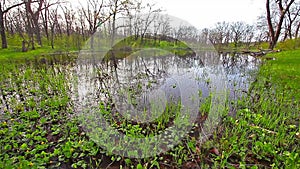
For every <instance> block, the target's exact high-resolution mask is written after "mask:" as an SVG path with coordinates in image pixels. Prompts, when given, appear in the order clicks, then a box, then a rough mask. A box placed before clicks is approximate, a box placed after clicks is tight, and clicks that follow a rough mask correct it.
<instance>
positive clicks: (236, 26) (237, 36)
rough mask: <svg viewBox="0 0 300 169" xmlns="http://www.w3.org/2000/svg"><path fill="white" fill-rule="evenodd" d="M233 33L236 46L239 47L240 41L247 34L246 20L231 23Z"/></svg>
mask: <svg viewBox="0 0 300 169" xmlns="http://www.w3.org/2000/svg"><path fill="white" fill-rule="evenodd" d="M230 27H231V35H232V41H233V44H234V47H235V48H236V47H238V43H239V42H241V41H242V39H243V36H244V35H245V29H246V28H245V27H246V24H245V23H244V22H234V23H232V24H231V25H230Z"/></svg>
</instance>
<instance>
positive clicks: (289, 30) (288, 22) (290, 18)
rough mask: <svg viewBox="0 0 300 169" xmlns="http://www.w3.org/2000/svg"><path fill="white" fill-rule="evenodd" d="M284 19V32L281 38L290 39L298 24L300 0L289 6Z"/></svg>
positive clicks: (299, 22) (299, 21) (295, 32)
mask: <svg viewBox="0 0 300 169" xmlns="http://www.w3.org/2000/svg"><path fill="white" fill-rule="evenodd" d="M284 21H285V22H284V26H285V33H284V38H283V40H285V39H287V38H289V39H292V38H293V37H295V36H296V34H297V27H298V26H299V25H300V1H299V2H295V3H294V4H293V5H292V6H291V7H290V10H288V11H287V16H286V19H285V20H284ZM298 29H299V28H298Z"/></svg>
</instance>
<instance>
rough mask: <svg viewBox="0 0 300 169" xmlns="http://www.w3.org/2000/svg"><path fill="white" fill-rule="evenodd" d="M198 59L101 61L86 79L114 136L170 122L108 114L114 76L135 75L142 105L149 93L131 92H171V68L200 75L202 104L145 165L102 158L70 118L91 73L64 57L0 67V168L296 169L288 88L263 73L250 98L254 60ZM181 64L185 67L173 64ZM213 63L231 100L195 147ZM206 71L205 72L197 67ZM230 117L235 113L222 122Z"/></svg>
mask: <svg viewBox="0 0 300 169" xmlns="http://www.w3.org/2000/svg"><path fill="white" fill-rule="evenodd" d="M205 56H207V57H203V56H202V57H201V59H199V58H187V61H186V62H182V60H177V62H176V58H174V57H173V56H170V58H168V59H166V58H156V59H148V60H142V61H141V60H120V61H119V62H118V69H115V67H114V66H111V65H112V64H107V65H106V67H105V65H101V66H104V67H101V70H102V71H101V72H99V71H98V73H100V74H98V75H99V76H92V77H98V78H97V80H96V81H95V79H92V80H94V81H93V82H94V84H95V85H98V86H97V87H98V88H97V90H96V91H99V92H100V93H98V94H97V95H95V96H99V97H98V99H99V100H98V101H99V103H102V104H101V105H106V107H103V108H105V111H102V112H106V114H105V113H104V114H102V115H107V116H105V117H107V118H108V119H110V122H111V124H112V126H113V127H115V128H116V129H118V130H119V131H122V132H123V133H126V134H131V135H135V136H137V135H139V134H142V135H147V134H148V135H149V134H155V133H158V132H159V131H161V130H164V129H165V128H167V127H169V126H170V125H172V123H171V122H170V121H172V120H173V119H174V118H175V117H176V113H175V114H172V113H168V112H166V115H165V116H162V117H160V118H158V119H156V121H154V122H152V123H150V125H147V126H146V125H143V124H139V123H137V122H132V121H131V122H130V121H129V122H128V121H126V120H124V119H122V118H123V117H120V116H117V115H115V114H114V115H113V116H111V112H113V108H110V109H109V108H108V107H107V103H111V102H110V100H107V99H108V98H110V97H108V96H107V95H109V94H110V93H113V92H116V91H117V90H116V89H119V88H120V86H117V87H116V84H115V83H111V82H115V81H116V79H118V80H119V83H118V85H120V84H122V86H121V87H122V88H126V89H127V88H128V89H130V84H129V82H127V81H126V80H128V75H130V77H135V79H132V80H131V82H132V83H131V86H133V87H132V89H131V91H132V92H131V93H133V94H132V95H134V96H136V97H135V98H145V99H146V100H147V99H149V97H147V95H145V94H143V93H144V92H138V91H137V90H139V89H145V90H146V89H148V90H150V89H152V88H153V89H155V88H156V89H157V88H159V87H161V86H164V85H165V86H170V85H169V84H168V83H166V82H167V81H168V80H166V79H168V77H170V76H169V75H170V74H172V73H170V72H176V71H177V70H178V69H174V66H172V65H174V64H175V65H178V67H177V68H181V70H184V71H187V72H188V71H189V69H191V68H192V69H193V70H195V68H196V70H201V73H200V74H201V75H203V76H201V77H203V78H202V79H198V80H199V86H198V87H199V88H200V89H201V91H203V92H201V97H203V102H202V104H201V106H200V107H199V115H198V116H197V117H198V119H197V120H196V123H195V125H194V127H193V130H192V131H191V132H189V133H187V134H186V135H185V137H184V138H183V139H182V140H181V142H180V144H178V145H177V146H175V147H174V148H172V149H171V150H169V151H167V152H166V153H163V154H159V155H157V156H154V157H148V158H144V159H137V158H135V159H132V158H125V157H123V156H118V155H113V154H110V153H107V152H106V151H105V150H104V149H102V148H101V146H99V145H98V144H96V142H95V140H93V139H91V138H90V135H89V134H88V130H86V129H87V128H86V125H84V124H82V121H80V120H79V119H78V118H77V117H78V112H81V110H80V109H79V108H80V106H78V103H79V102H78V101H79V100H80V98H82V96H85V95H84V94H82V91H89V90H90V91H93V90H94V89H93V88H89V89H87V88H85V87H86V82H87V81H88V82H89V84H91V83H90V80H91V79H89V77H90V74H88V76H79V75H78V74H77V73H78V72H86V71H78V70H80V69H84V70H89V68H90V66H89V65H88V64H86V65H78V62H76V61H74V60H73V59H67V58H68V57H66V56H56V57H54V58H53V56H52V58H51V59H49V58H48V57H45V58H37V59H35V60H30V61H27V62H25V63H24V62H21V63H15V62H5V63H1V64H2V66H1V68H0V72H1V79H0V81H1V83H0V85H1V88H0V99H1V108H0V115H1V116H0V144H1V149H0V168H120V166H123V168H124V167H125V168H199V167H209V166H211V167H212V166H215V167H217V168H219V167H229V168H230V167H242V166H248V167H254V168H255V166H257V167H259V168H261V167H271V166H272V165H274V166H283V165H286V166H291V167H296V166H297V164H299V152H297V151H299V150H298V149H299V143H298V141H299V124H298V123H299V121H298V120H297V119H298V118H299V102H298V100H297V99H295V98H294V99H292V100H291V98H290V97H289V96H290V95H288V96H286V95H285V91H286V89H280V88H276V89H275V88H272V86H273V84H272V83H271V81H270V80H269V79H268V77H269V73H270V72H268V71H266V73H265V72H264V71H262V72H261V74H262V75H260V76H262V78H259V79H258V80H256V81H255V83H254V85H253V86H252V87H251V88H250V89H251V93H250V92H248V88H249V84H250V82H251V78H250V77H253V76H251V75H253V73H254V72H255V70H257V67H258V65H259V63H260V62H259V61H258V60H256V59H254V58H251V57H248V56H243V57H238V56H230V55H224V56H220V57H214V58H213V59H212V58H211V57H210V55H205ZM128 62H131V64H128ZM182 63H189V64H192V65H188V66H187V65H185V64H183V65H180V64H182ZM145 65H146V66H147V67H145ZM99 66H100V65H98V66H97V67H96V68H99ZM216 66H222V67H223V68H224V69H223V70H224V71H225V75H226V81H227V82H228V83H227V86H228V88H229V89H230V92H229V95H228V96H229V98H230V99H229V100H228V102H226V103H228V108H226V109H224V112H223V113H224V114H222V117H224V118H222V119H223V120H222V121H223V122H222V124H221V125H219V126H218V127H217V129H216V131H215V132H214V133H211V134H210V135H208V136H207V138H206V142H205V143H203V142H201V141H199V140H198V139H197V138H198V137H197V136H198V135H199V132H200V131H201V130H199V129H201V125H202V124H203V122H205V120H206V119H207V116H208V114H207V113H208V112H209V109H210V107H211V105H210V100H209V98H210V97H209V95H210V93H209V88H210V86H213V85H214V84H213V83H212V82H213V81H212V80H211V77H212V74H213V71H212V70H214V68H215V67H216ZM185 67H186V68H188V69H184V68H185ZM205 67H207V68H208V69H207V70H208V71H202V70H203V69H204V68H205ZM104 68H106V69H104ZM209 68H210V69H209ZM98 70H100V69H98ZM104 70H106V71H104ZM116 70H117V71H116ZM209 70H210V71H209ZM122 71H123V72H122ZM203 72H206V73H207V74H206V75H205V73H203ZM85 75H86V74H85ZM133 75H134V76H133ZM78 78H79V79H80V78H83V79H81V81H79V82H81V83H78V81H77V82H76V79H77V80H78ZM105 78H106V79H105ZM149 78H152V79H150V80H151V81H150V82H151V83H150V84H148V83H143V81H142V80H141V79H147V80H149ZM74 79H75V82H74ZM109 79H113V80H109ZM249 79H250V81H249ZM164 80H165V81H164ZM252 80H254V79H252ZM138 82H142V83H138ZM147 82H149V81H147ZM74 84H75V85H74ZM139 84H140V87H139ZM166 84H167V85H166ZM170 84H173V83H170ZM147 85H148V88H147ZM266 85H267V86H266ZM80 86H81V87H80ZM99 86H102V87H101V88H99ZM124 86H125V87H124ZM173 87H174V88H175V87H176V86H172V88H173ZM181 90H182V89H181ZM80 91H81V93H80ZM146 91H147V90H146ZM150 91H151V90H150ZM83 93H85V94H86V92H83ZM141 93H142V94H141ZM175 93H176V92H175ZM247 94H248V95H247ZM290 94H292V93H290ZM175 95H176V94H175ZM138 96H140V97H138ZM242 96H243V97H244V99H243V97H242ZM270 98H273V99H270ZM134 100H138V99H134ZM134 100H133V102H131V103H132V105H134ZM142 100H143V99H142ZM138 103H141V101H140V100H139V102H138ZM136 106H137V107H138V106H139V105H136ZM100 107H101V106H100ZM142 108H145V105H143V106H142ZM171 108H173V109H171ZM103 110H104V109H103ZM170 110H176V106H175V107H170ZM170 112H174V111H170ZM175 112H176V111H175ZM281 112H284V113H281ZM228 113H229V114H230V115H236V116H234V117H232V116H227V114H228ZM120 119H121V120H120ZM270 122H272V123H270ZM297 133H298V135H297Z"/></svg>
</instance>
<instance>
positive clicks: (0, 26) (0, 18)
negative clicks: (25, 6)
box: [0, 4, 7, 49]
mask: <svg viewBox="0 0 300 169" xmlns="http://www.w3.org/2000/svg"><path fill="white" fill-rule="evenodd" d="M3 15H4V14H3V11H2V8H1V4H0V34H1V41H2V49H6V48H7V39H6V34H5V28H4V18H3Z"/></svg>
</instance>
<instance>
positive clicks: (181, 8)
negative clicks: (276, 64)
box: [68, 0, 265, 29]
mask: <svg viewBox="0 0 300 169" xmlns="http://www.w3.org/2000/svg"><path fill="white" fill-rule="evenodd" d="M68 1H69V2H71V3H72V4H73V5H76V4H77V5H79V3H78V2H79V1H80V2H81V3H83V4H84V1H87V0H68ZM143 2H144V3H150V4H153V3H156V5H157V6H156V7H161V8H163V9H164V10H166V11H165V12H164V13H166V14H169V15H172V16H175V17H178V18H180V19H183V20H185V21H188V22H189V23H190V24H192V25H193V26H196V27H197V28H199V29H202V28H210V27H212V26H214V25H215V24H216V23H217V22H222V21H226V22H232V21H244V22H246V23H249V24H253V23H256V20H257V17H258V16H260V15H261V14H263V12H264V10H265V0H143Z"/></svg>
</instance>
